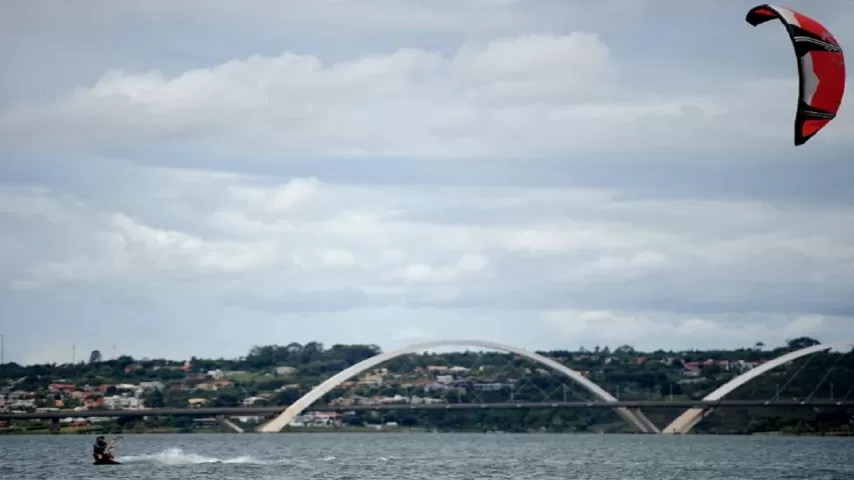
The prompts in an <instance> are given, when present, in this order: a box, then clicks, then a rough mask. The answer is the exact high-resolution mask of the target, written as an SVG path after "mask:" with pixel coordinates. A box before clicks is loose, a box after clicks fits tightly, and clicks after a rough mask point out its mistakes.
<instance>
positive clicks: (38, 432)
mask: <svg viewBox="0 0 854 480" xmlns="http://www.w3.org/2000/svg"><path fill="white" fill-rule="evenodd" d="M299 433H336V434H345V435H346V434H352V433H374V434H389V433H398V434H399V433H407V434H425V433H432V434H449V433H450V434H454V433H467V434H481V435H505V434H510V435H520V434H521V435H536V434H549V435H637V436H647V435H644V434H639V433H633V432H541V431H526V432H503V431H482V430H475V429H460V430H437V429H430V428H388V427H385V428H372V427H349V428H300V429H290V430H285V431H282V432H279V433H278V434H274V435H287V434H299ZM95 434H101V435H108V436H109V435H205V434H223V435H261V433H258V432H253V431H247V432H245V433H238V432H226V431H222V430H217V429H194V430H192V431H181V430H180V429H177V428H160V429H157V428H155V429H147V430H143V431H127V432H122V431H119V432H115V433H113V432H103V431H99V430H82V429H77V430H70V429H66V430H64V431H63V430H60V432H59V433H51V432H50V430H47V429H34V430H17V429H15V430H11V431H10V430H5V431H4V430H3V429H0V437H2V436H54V435H63V436H69V435H87V436H88V435H95ZM263 435H269V434H263ZM681 436H702V437H713V436H739V437H750V436H753V437H756V436H761V437H854V432H804V433H790V432H780V431H769V432H754V433H738V432H722V433H712V432H709V433H706V432H695V433H689V434H686V435H681Z"/></svg>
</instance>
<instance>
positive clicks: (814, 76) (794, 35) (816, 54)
mask: <svg viewBox="0 0 854 480" xmlns="http://www.w3.org/2000/svg"><path fill="white" fill-rule="evenodd" d="M775 18H776V19H777V20H780V21H781V22H782V23H783V25H785V26H786V31H788V32H789V37H790V38H791V40H792V45H793V46H794V48H795V55H796V56H797V58H798V76H799V77H800V82H799V83H800V89H799V95H798V110H797V114H796V115H795V145H796V146H798V145H803V144H805V143H806V142H807V140H809V139H810V138H812V137H813V136H815V134H817V133H818V132H819V130H821V129H822V128H824V127H825V126H826V125H827V124H828V123H830V121H831V120H833V119H834V118H835V117H836V113H837V112H838V111H839V106H840V105H841V104H842V97H843V95H844V94H845V57H844V56H843V53H842V47H840V46H839V42H837V41H836V38H834V37H833V35H832V34H831V33H830V32H829V31H828V30H827V28H825V27H824V25H822V24H820V23H818V22H817V21H815V20H813V19H812V18H810V17H808V16H806V15H804V14H802V13H798V12H796V11H794V10H791V9H789V8H783V7H776V6H774V5H759V6H757V7H754V8H753V9H751V10H750V11H749V12H748V13H747V18H746V19H745V20H747V23H749V24H751V25H753V26H754V27H755V26H757V25H761V24H763V23H765V22H767V21H769V20H773V19H775Z"/></svg>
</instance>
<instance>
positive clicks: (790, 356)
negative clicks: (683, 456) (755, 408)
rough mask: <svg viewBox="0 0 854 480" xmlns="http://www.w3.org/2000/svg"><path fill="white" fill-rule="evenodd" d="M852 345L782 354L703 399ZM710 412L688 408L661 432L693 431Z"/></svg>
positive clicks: (718, 397)
mask: <svg viewBox="0 0 854 480" xmlns="http://www.w3.org/2000/svg"><path fill="white" fill-rule="evenodd" d="M852 345H854V341H846V342H833V343H822V344H820V345H813V346H811V347H806V348H802V349H800V350H795V351H794V352H789V353H787V354H785V355H781V356H779V357H777V358H775V359H774V360H771V361H770V362H768V363H764V364H762V365H761V366H759V367H756V368H754V369H751V370H748V371H747V372H745V373H743V374H741V375H739V376H737V377H735V378H733V379H732V380H730V381H729V382H727V383H725V384H723V385H721V386H720V387H718V388H717V389H716V390H715V391H713V392H712V393H710V394H708V395H706V396H705V397H703V400H704V401H710V402H712V401H717V400H721V399H723V398H724V397H725V396H727V395H729V394H730V393H732V392H733V391H735V390H736V389H737V388H739V387H741V386H743V385H744V384H746V383H748V382H750V381H751V380H754V379H756V378H759V377H761V376H762V375H764V374H766V373H768V372H770V371H771V370H774V369H775V368H777V367H780V366H782V365H785V364H787V363H789V362H791V361H794V360H797V359H799V358H801V357H805V356H807V355H810V354H813V353H818V352H821V351H824V350H832V349H834V348H839V347H846V346H852ZM709 413H711V409H708V408H689V409H688V410H685V411H684V412H683V413H682V415H679V417H677V418H676V419H675V420H673V421H672V422H670V424H669V425H667V426H666V427H664V429H663V430H662V431H661V433H662V434H664V435H675V434H685V433H688V432H690V431H691V429H692V428H694V427H695V426H696V425H697V424H698V423H700V420H702V419H703V418H705V417H706V416H708V415H709Z"/></svg>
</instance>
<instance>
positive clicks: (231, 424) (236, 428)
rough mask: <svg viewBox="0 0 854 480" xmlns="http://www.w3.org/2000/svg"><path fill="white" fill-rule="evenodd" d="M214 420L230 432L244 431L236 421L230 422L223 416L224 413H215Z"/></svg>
mask: <svg viewBox="0 0 854 480" xmlns="http://www.w3.org/2000/svg"><path fill="white" fill-rule="evenodd" d="M216 421H217V422H219V424H220V425H222V426H223V427H225V428H227V429H229V430H231V431H232V432H235V433H244V430H243V429H242V428H240V426H238V425H237V424H236V423H234V422H232V421H231V420H229V419H227V418H225V415H217V417H216Z"/></svg>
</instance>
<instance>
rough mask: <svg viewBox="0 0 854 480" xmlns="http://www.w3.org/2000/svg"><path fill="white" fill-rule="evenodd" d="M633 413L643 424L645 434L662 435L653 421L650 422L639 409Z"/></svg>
mask: <svg viewBox="0 0 854 480" xmlns="http://www.w3.org/2000/svg"><path fill="white" fill-rule="evenodd" d="M632 413H634V414H635V417H637V419H638V420H640V422H641V423H642V424H643V426H644V432H643V433H661V430H659V428H658V427H657V426H655V424H654V423H652V420H650V419H649V417H647V416H646V415H645V414H644V413H643V412H642V411H641V410H640V409H639V408H635V409H633V410H632Z"/></svg>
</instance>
